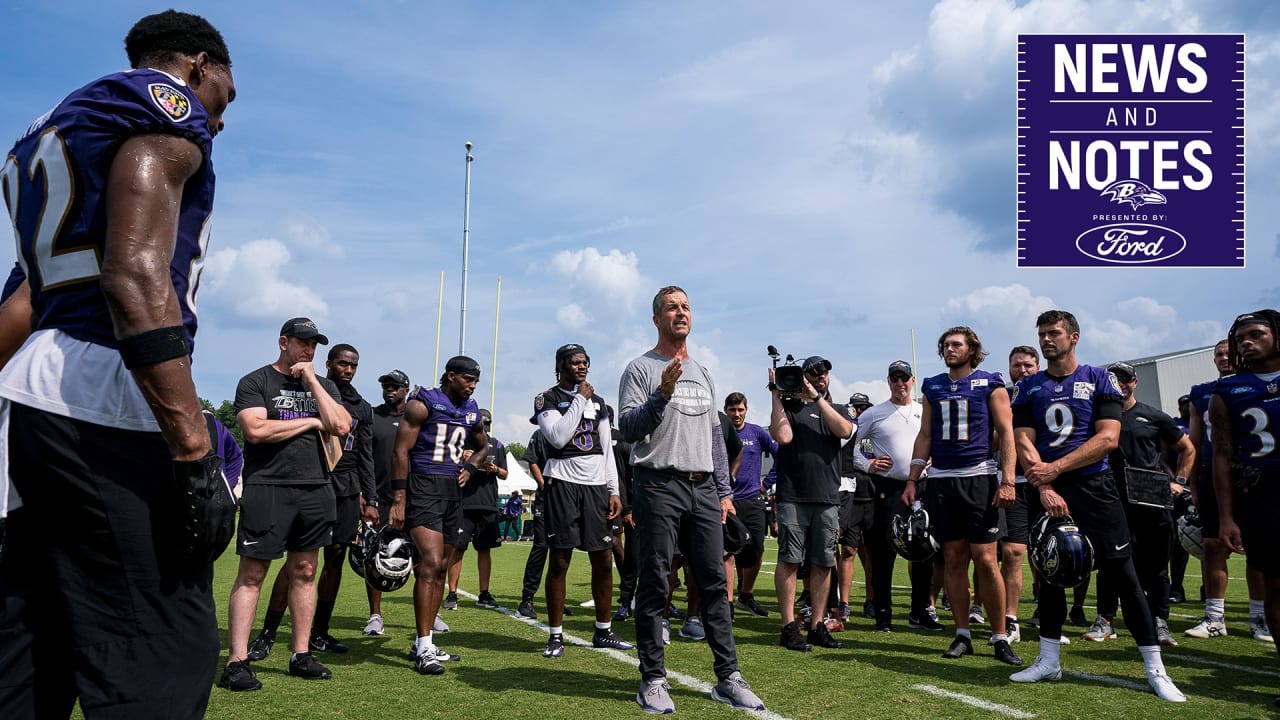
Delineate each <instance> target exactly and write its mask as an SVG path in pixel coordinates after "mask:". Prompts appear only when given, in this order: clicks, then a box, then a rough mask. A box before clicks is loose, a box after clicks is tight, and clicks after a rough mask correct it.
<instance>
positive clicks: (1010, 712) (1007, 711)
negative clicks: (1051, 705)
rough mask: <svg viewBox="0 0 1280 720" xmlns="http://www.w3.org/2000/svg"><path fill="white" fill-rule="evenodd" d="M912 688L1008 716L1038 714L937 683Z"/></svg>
mask: <svg viewBox="0 0 1280 720" xmlns="http://www.w3.org/2000/svg"><path fill="white" fill-rule="evenodd" d="M911 689H912V690H920V691H922V692H927V693H929V694H930V695H937V696H938V697H944V698H950V699H952V700H958V701H960V702H962V703H964V704H965V705H972V706H973V707H976V708H981V709H983V710H989V711H991V712H996V713H1000V714H1001V715H1005V716H1007V717H1012V718H1033V717H1036V714H1035V713H1029V712H1027V711H1025V710H1019V709H1018V708H1012V707H1009V706H1008V705H1001V704H1000V703H993V702H991V701H989V700H983V699H982V698H976V697H974V696H972V695H964V694H961V693H958V692H952V691H950V690H944V689H942V688H940V687H938V686H936V685H912V686H911Z"/></svg>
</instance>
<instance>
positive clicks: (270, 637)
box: [248, 628, 276, 662]
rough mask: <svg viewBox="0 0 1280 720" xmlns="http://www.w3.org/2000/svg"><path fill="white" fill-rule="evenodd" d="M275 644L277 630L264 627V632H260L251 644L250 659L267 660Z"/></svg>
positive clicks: (253, 660)
mask: <svg viewBox="0 0 1280 720" xmlns="http://www.w3.org/2000/svg"><path fill="white" fill-rule="evenodd" d="M275 644H276V631H275V630H267V629H266V628H263V630H262V632H260V633H258V637H256V638H254V639H253V642H252V643H250V644H249V657H248V659H249V661H250V662H258V661H259V660H266V659H267V656H268V655H270V654H271V646H272V645H275Z"/></svg>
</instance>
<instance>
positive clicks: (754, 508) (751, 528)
mask: <svg viewBox="0 0 1280 720" xmlns="http://www.w3.org/2000/svg"><path fill="white" fill-rule="evenodd" d="M733 510H734V512H736V513H737V514H738V519H739V520H741V521H742V524H743V525H745V526H746V527H747V532H749V533H751V542H749V543H747V546H746V547H744V548H742V552H740V553H738V554H737V555H734V562H735V563H736V564H737V567H738V568H751V567H755V566H757V565H759V564H760V559H761V558H762V557H764V539H765V537H767V536H768V534H769V524H768V521H767V518H766V517H765V513H766V512H768V507H767V504H766V503H765V501H764V498H761V497H759V496H756V497H753V498H743V499H741V500H737V499H735V500H734V501H733Z"/></svg>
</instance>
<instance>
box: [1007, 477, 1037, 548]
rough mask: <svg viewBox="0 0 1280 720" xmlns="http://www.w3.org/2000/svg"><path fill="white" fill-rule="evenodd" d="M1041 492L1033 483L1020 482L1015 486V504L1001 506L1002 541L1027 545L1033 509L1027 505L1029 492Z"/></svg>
mask: <svg viewBox="0 0 1280 720" xmlns="http://www.w3.org/2000/svg"><path fill="white" fill-rule="evenodd" d="M1029 492H1033V493H1036V494H1037V495H1039V494H1040V491H1039V490H1036V489H1035V488H1033V487H1031V483H1027V482H1020V483H1018V484H1017V485H1014V486H1013V495H1014V499H1013V504H1012V505H1010V506H1009V507H1007V508H1000V542H1007V543H1012V544H1014V545H1026V544H1027V537H1028V535H1030V533H1031V511H1030V510H1029V508H1028V505H1027V493H1029Z"/></svg>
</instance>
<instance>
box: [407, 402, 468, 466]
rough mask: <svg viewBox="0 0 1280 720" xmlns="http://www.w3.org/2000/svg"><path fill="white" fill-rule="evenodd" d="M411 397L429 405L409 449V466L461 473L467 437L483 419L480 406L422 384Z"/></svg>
mask: <svg viewBox="0 0 1280 720" xmlns="http://www.w3.org/2000/svg"><path fill="white" fill-rule="evenodd" d="M410 399H414V400H418V401H419V402H421V403H422V404H423V405H426V406H427V419H426V420H425V421H424V422H423V423H422V429H420V430H419V431H418V439H417V440H416V441H415V442H414V443H413V447H412V448H411V449H410V450H409V470H410V471H411V472H415V473H420V474H422V475H447V476H449V477H457V476H458V473H459V472H461V470H462V465H463V460H462V453H463V451H464V450H466V449H467V438H468V437H469V436H470V435H471V433H472V431H473V430H474V429H475V427H476V425H478V424H479V423H480V422H481V418H480V406H478V405H476V401H475V400H471V399H469V398H468V399H467V400H466V401H464V402H463V403H462V404H461V405H454V404H453V401H452V400H450V399H449V396H448V395H445V394H444V391H442V390H441V389H440V388H431V389H430V390H427V389H426V388H422V387H419V388H418V389H417V390H416V391H415V392H414V393H413V395H411V396H410Z"/></svg>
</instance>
